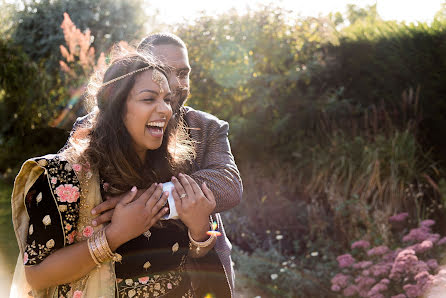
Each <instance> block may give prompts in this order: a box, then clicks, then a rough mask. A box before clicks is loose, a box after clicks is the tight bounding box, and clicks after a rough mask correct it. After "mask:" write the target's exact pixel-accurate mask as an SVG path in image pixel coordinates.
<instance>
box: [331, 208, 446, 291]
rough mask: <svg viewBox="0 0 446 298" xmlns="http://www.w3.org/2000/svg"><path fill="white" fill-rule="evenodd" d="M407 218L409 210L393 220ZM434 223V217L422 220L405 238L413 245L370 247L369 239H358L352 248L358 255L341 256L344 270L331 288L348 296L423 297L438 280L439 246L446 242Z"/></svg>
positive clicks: (445, 238) (339, 258)
mask: <svg viewBox="0 0 446 298" xmlns="http://www.w3.org/2000/svg"><path fill="white" fill-rule="evenodd" d="M407 217H408V213H400V214H397V215H394V216H392V217H390V218H389V222H390V223H401V222H403V221H405V220H406V219H407ZM433 225H435V221H433V220H424V221H422V222H420V224H419V226H418V227H417V228H414V229H411V230H410V231H409V233H408V234H407V235H405V236H404V237H403V239H402V241H403V242H410V245H409V246H407V245H406V247H403V248H397V249H395V250H392V249H390V248H389V247H387V246H385V245H381V246H376V247H372V248H371V249H369V250H367V249H368V248H369V247H370V243H369V242H368V241H366V240H359V241H356V242H354V243H353V244H352V245H351V249H352V250H353V252H354V253H353V255H354V256H355V257H353V256H352V255H351V254H349V253H347V254H343V255H340V256H338V257H337V261H338V264H339V268H340V269H342V273H338V274H336V276H335V277H333V278H332V280H331V284H332V286H331V289H332V290H333V291H335V292H339V293H342V295H343V296H345V297H352V296H354V297H372V298H384V297H391V298H403V297H405V298H412V297H420V296H422V295H423V293H425V291H426V290H427V289H428V287H429V286H431V285H432V284H434V283H435V280H436V279H438V278H436V276H434V275H432V274H433V273H434V272H435V270H438V267H439V266H438V262H437V260H436V259H435V257H436V256H437V257H438V256H439V255H438V254H436V252H437V253H438V251H437V250H436V249H437V247H438V248H440V246H441V245H444V244H446V237H444V238H441V239H440V237H441V236H440V235H439V234H433V233H432V230H431V227H432V226H433ZM400 227H401V225H400ZM393 228H395V226H393ZM355 249H360V250H359V251H358V250H355ZM433 257H434V258H433ZM355 258H359V260H358V261H356V260H355ZM361 258H362V260H361Z"/></svg>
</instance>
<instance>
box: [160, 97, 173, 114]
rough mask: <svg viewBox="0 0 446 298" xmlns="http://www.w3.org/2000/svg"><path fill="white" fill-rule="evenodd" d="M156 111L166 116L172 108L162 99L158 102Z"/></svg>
mask: <svg viewBox="0 0 446 298" xmlns="http://www.w3.org/2000/svg"><path fill="white" fill-rule="evenodd" d="M157 112H158V113H160V114H162V115H164V116H167V114H169V113H171V112H172V108H171V106H170V104H168V103H167V102H165V101H164V100H163V101H161V102H160V103H159V104H158V106H157Z"/></svg>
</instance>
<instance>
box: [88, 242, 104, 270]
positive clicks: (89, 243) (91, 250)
mask: <svg viewBox="0 0 446 298" xmlns="http://www.w3.org/2000/svg"><path fill="white" fill-rule="evenodd" d="M87 245H88V251H89V252H90V256H91V258H92V259H93V261H94V263H95V264H96V265H97V266H101V263H99V262H98V259H96V256H95V255H94V252H93V247H92V244H91V237H90V238H88V240H87Z"/></svg>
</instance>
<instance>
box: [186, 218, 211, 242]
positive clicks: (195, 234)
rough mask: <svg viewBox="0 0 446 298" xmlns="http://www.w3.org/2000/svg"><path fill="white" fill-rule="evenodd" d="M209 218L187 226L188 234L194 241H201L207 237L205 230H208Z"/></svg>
mask: <svg viewBox="0 0 446 298" xmlns="http://www.w3.org/2000/svg"><path fill="white" fill-rule="evenodd" d="M209 229H210V226H209V219H208V218H207V219H206V221H203V222H202V223H200V224H197V225H194V226H193V227H190V228H189V234H190V236H191V237H192V239H194V240H195V241H198V242H201V241H204V240H206V239H208V238H209V236H208V234H207V231H209Z"/></svg>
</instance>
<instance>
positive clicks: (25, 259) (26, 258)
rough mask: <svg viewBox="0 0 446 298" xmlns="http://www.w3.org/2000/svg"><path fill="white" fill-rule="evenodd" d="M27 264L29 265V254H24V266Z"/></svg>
mask: <svg viewBox="0 0 446 298" xmlns="http://www.w3.org/2000/svg"><path fill="white" fill-rule="evenodd" d="M26 263H28V253H26V252H25V253H24V254H23V264H26Z"/></svg>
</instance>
